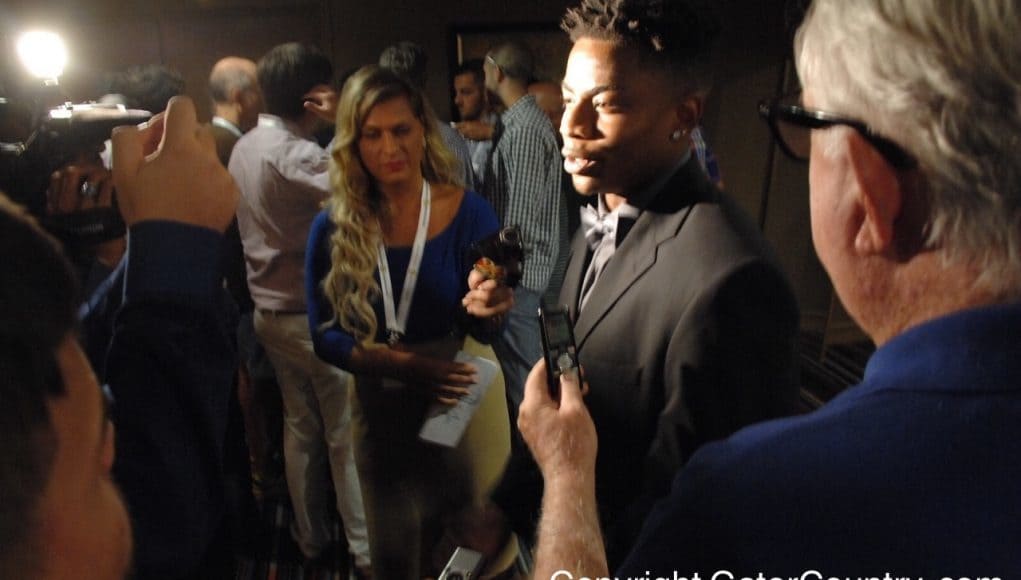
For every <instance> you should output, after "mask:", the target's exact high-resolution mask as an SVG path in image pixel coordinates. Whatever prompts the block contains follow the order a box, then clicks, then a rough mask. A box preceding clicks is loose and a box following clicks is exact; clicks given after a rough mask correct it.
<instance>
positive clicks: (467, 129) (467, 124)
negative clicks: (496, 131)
mask: <svg viewBox="0 0 1021 580" xmlns="http://www.w3.org/2000/svg"><path fill="white" fill-rule="evenodd" d="M454 128H455V129H457V132H458V133H460V134H461V136H462V137H464V138H465V139H471V140H472V141H489V140H490V139H492V138H493V126H492V125H490V124H489V123H483V122H482V121H461V122H460V123H454Z"/></svg>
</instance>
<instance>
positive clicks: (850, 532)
mask: <svg viewBox="0 0 1021 580" xmlns="http://www.w3.org/2000/svg"><path fill="white" fill-rule="evenodd" d="M1018 328H1021V304H1011V305H1003V306H993V307H986V308H979V309H973V310H966V311H962V312H957V313H954V314H951V315H948V316H945V317H942V318H938V319H935V320H932V321H929V322H927V323H924V324H922V325H920V326H917V327H915V328H913V329H911V330H908V331H907V332H904V333H903V334H901V335H900V336H898V337H896V338H894V339H893V340H891V341H889V342H888V343H886V344H885V345H884V346H883V347H882V348H880V349H879V350H877V351H876V353H875V354H874V355H873V356H872V358H871V360H870V361H869V363H868V366H867V368H866V370H865V378H864V381H863V382H862V383H861V384H859V385H857V386H855V387H852V388H851V389H848V390H847V391H845V392H844V393H842V394H841V395H840V396H838V397H837V398H835V399H833V400H832V401H831V402H830V403H828V404H827V405H825V406H824V407H822V408H821V409H819V410H818V411H816V412H814V413H810V414H808V415H804V416H801V417H793V418H787V419H780V420H777V421H771V422H767V423H761V424H759V425H754V426H751V427H749V428H746V429H744V430H742V431H740V432H738V433H737V434H735V435H734V436H732V437H730V438H729V439H726V440H724V441H721V442H717V443H713V444H709V445H706V446H704V447H703V448H702V449H701V450H700V451H699V452H698V453H696V454H695V455H694V456H693V457H692V459H691V461H690V462H689V463H688V465H687V466H686V467H685V468H684V469H683V470H682V471H681V472H680V474H679V475H678V477H677V479H676V480H675V482H674V488H673V491H672V493H671V494H670V496H668V498H667V499H665V500H664V501H663V502H662V503H660V504H659V505H658V506H657V507H656V509H655V510H654V511H653V512H652V514H651V515H650V516H649V518H648V519H647V520H646V522H645V528H644V530H643V532H642V535H641V537H640V539H639V541H638V543H637V544H636V546H635V548H634V550H633V551H632V553H631V554H630V556H629V557H628V559H627V561H626V562H625V563H624V565H623V567H622V569H621V570H619V571H618V574H617V576H619V577H623V576H626V575H628V574H634V573H636V572H637V573H638V574H640V575H645V576H648V575H649V571H651V573H652V577H653V578H655V577H656V576H667V577H669V574H668V571H671V570H680V571H683V572H685V573H687V574H690V573H692V572H693V571H695V570H697V571H699V572H700V573H706V572H707V571H708V572H709V573H710V574H711V572H712V571H713V570H717V569H726V570H728V571H731V572H735V573H737V572H741V573H743V574H757V573H759V572H762V573H764V574H765V575H766V576H768V577H772V576H782V577H787V575H788V574H791V573H793V574H794V575H797V574H800V573H802V572H804V571H806V570H817V571H820V572H822V574H823V575H822V576H815V575H811V576H809V577H811V578H818V577H822V578H828V577H831V576H839V577H845V576H850V577H858V576H862V577H873V576H875V577H882V576H883V574H884V573H886V572H889V573H890V574H891V575H893V576H897V575H900V576H911V577H925V578H930V577H932V578H943V577H950V576H952V577H954V578H959V577H971V578H974V577H979V576H982V577H985V576H989V577H1000V578H1021V549H1019V548H1018V538H1021V507H1019V506H1021V341H1019V340H1018V339H1017V337H1018ZM735 577H737V575H736V574H735Z"/></svg>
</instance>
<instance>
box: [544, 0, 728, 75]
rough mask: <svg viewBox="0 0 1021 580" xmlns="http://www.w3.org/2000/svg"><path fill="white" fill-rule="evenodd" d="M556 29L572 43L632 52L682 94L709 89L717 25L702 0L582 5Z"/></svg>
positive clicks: (596, 0) (612, 0)
mask: <svg viewBox="0 0 1021 580" xmlns="http://www.w3.org/2000/svg"><path fill="white" fill-rule="evenodd" d="M560 27H561V28H562V29H563V30H564V31H565V32H567V33H568V34H569V35H570V36H571V42H577V41H578V40H579V39H582V38H592V39H595V40H605V41H609V42H612V43H614V44H616V45H618V46H622V47H627V48H631V49H634V50H635V51H637V53H638V55H639V58H640V59H641V61H642V62H643V63H645V64H648V65H651V66H652V67H653V68H655V69H658V70H660V71H661V72H663V73H665V74H666V75H667V76H668V78H671V79H675V80H677V81H680V83H681V86H682V88H683V89H684V90H685V92H701V93H704V92H707V91H708V90H709V87H710V85H711V84H712V82H711V76H712V75H711V70H712V48H713V45H714V44H715V41H716V37H717V36H718V35H719V33H720V22H719V19H718V18H717V17H716V14H715V12H714V11H713V10H712V9H711V8H710V7H709V5H708V4H707V3H706V2H705V0H582V1H581V4H580V5H578V6H577V7H575V8H570V9H568V10H567V14H565V15H564V19H563V20H562V21H561V23H560Z"/></svg>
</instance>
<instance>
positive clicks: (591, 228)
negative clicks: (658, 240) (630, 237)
mask: <svg viewBox="0 0 1021 580" xmlns="http://www.w3.org/2000/svg"><path fill="white" fill-rule="evenodd" d="M634 223H635V218H633V217H628V216H621V215H620V213H619V212H610V213H608V214H606V215H604V216H602V217H600V216H599V210H598V209H596V208H594V207H592V206H590V205H583V206H581V226H582V227H583V228H584V229H585V241H586V242H588V246H589V248H591V249H592V250H593V251H595V249H596V248H597V247H599V243H600V242H601V241H602V239H603V237H604V236H607V235H609V236H613V241H614V247H616V245H617V244H619V243H620V241H621V240H622V239H623V238H624V236H625V235H627V231H628V230H629V229H631V226H632V225H634ZM618 230H620V231H619V232H618ZM618 234H620V235H618Z"/></svg>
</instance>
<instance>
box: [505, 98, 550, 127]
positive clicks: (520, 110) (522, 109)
mask: <svg viewBox="0 0 1021 580" xmlns="http://www.w3.org/2000/svg"><path fill="white" fill-rule="evenodd" d="M532 108H534V109H538V108H539V106H538V105H536V104H535V95H525V96H523V97H521V98H520V99H518V100H517V101H515V103H514V104H513V105H511V106H510V108H508V109H507V110H506V111H504V112H503V115H501V118H502V119H503V123H504V125H509V124H511V123H514V122H515V121H517V120H519V119H522V118H524V117H525V116H526V115H527V111H528V109H532ZM540 112H541V111H540Z"/></svg>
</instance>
